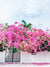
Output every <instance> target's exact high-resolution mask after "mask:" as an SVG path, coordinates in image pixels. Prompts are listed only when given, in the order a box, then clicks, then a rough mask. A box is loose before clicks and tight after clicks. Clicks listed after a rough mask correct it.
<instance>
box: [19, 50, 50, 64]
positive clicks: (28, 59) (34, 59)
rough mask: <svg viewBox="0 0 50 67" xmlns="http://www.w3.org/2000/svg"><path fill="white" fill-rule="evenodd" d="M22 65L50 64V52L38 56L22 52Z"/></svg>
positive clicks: (40, 53)
mask: <svg viewBox="0 0 50 67" xmlns="http://www.w3.org/2000/svg"><path fill="white" fill-rule="evenodd" d="M20 58H21V59H20V61H21V63H50V52H47V51H45V52H39V53H37V54H36V55H31V54H28V53H27V52H21V57H20Z"/></svg>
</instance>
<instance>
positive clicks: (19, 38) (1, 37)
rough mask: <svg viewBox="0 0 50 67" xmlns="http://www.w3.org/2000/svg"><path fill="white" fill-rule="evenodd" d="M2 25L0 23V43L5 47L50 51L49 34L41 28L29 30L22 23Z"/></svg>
mask: <svg viewBox="0 0 50 67" xmlns="http://www.w3.org/2000/svg"><path fill="white" fill-rule="evenodd" d="M17 23H18V22H15V24H14V25H8V26H4V25H3V24H0V44H1V43H2V45H3V48H4V47H5V46H6V47H7V49H8V48H11V47H15V48H16V49H17V50H20V51H26V52H28V53H32V54H33V53H37V52H39V51H46V50H47V51H50V34H49V33H48V32H47V31H48V30H47V31H43V30H42V29H35V28H32V30H29V29H28V28H26V27H24V26H23V25H22V24H20V25H16V24H17Z"/></svg>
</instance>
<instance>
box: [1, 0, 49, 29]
mask: <svg viewBox="0 0 50 67" xmlns="http://www.w3.org/2000/svg"><path fill="white" fill-rule="evenodd" d="M22 19H24V20H26V21H27V22H28V23H29V22H31V23H32V24H33V25H40V24H42V25H43V26H42V27H43V28H45V27H47V26H48V27H50V0H0V21H5V22H8V23H9V24H12V22H15V21H19V22H20V20H22ZM5 22H4V23H5ZM10 22H11V23H10Z"/></svg>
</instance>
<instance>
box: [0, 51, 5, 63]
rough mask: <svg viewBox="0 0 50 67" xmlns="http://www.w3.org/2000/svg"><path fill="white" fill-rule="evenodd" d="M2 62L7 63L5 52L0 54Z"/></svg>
mask: <svg viewBox="0 0 50 67" xmlns="http://www.w3.org/2000/svg"><path fill="white" fill-rule="evenodd" d="M0 62H2V63H4V62H5V51H3V52H0Z"/></svg>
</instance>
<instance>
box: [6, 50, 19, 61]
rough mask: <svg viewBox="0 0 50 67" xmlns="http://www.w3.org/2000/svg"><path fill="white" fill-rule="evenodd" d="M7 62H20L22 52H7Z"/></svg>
mask: <svg viewBox="0 0 50 67" xmlns="http://www.w3.org/2000/svg"><path fill="white" fill-rule="evenodd" d="M5 62H20V52H16V53H10V52H7V51H6V52H5Z"/></svg>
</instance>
